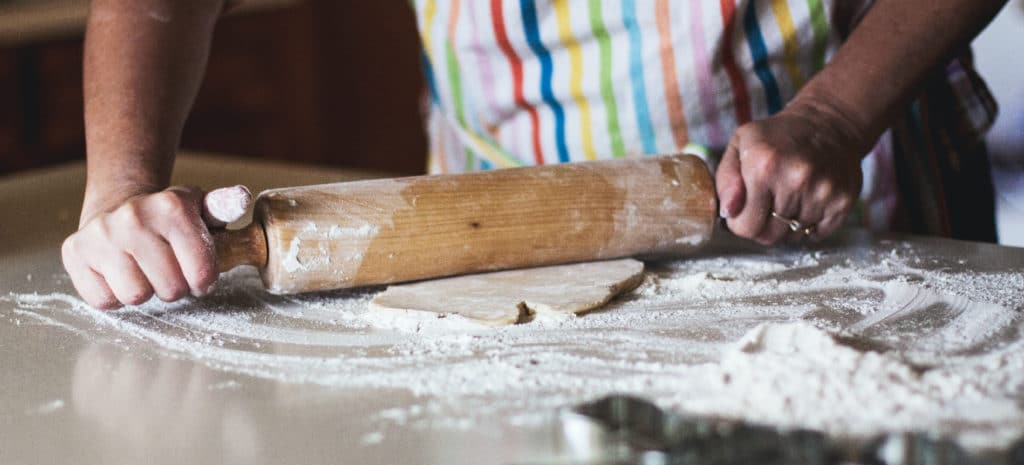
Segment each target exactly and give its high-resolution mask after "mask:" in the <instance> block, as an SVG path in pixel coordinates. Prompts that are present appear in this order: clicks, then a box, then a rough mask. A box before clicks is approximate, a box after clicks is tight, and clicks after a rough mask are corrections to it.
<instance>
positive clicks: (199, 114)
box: [0, 0, 426, 175]
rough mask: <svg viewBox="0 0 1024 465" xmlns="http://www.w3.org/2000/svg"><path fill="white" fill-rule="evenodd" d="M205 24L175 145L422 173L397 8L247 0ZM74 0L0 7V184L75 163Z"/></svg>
mask: <svg viewBox="0 0 1024 465" xmlns="http://www.w3.org/2000/svg"><path fill="white" fill-rule="evenodd" d="M244 5H246V6H244V7H242V8H239V9H237V10H235V11H233V12H232V13H231V14H230V15H228V16H227V17H225V18H223V19H222V20H221V22H220V23H219V24H218V26H217V30H216V33H215V39H214V44H213V50H212V53H211V55H210V63H209V68H208V70H207V74H206V79H205V82H204V84H203V87H202V90H201V91H200V94H199V98H198V100H197V102H196V105H195V108H194V109H193V111H192V115H191V117H190V118H189V121H188V124H187V126H186V128H185V133H184V136H183V140H182V147H183V148H184V149H187V150H198V151H215V152H222V153H227V154H233V155H241V156H247V157H259V158H270V159H281V160H295V161H303V162H309V163H317V164H330V165H344V166H349V167H363V168H371V169H375V170H385V171H392V172H398V173H419V172H423V171H425V167H426V161H425V153H426V142H425V136H424V132H423V128H422V123H421V122H420V112H421V105H420V97H421V92H422V89H423V83H422V77H421V69H420V51H419V37H418V35H417V32H416V23H415V20H414V18H413V14H412V10H411V9H410V8H409V6H408V2H407V1H404V0H384V1H347V0H343V1H338V0H305V1H299V0H255V1H252V0H250V1H248V2H247V3H246V4H244ZM87 13H88V0H0V175H2V174H5V173H12V172H15V171H18V170H23V169H27V168H31V167H36V166H41V165H48V164H54V163H60V162H65V161H69V160H76V159H81V158H83V157H84V153H85V139H84V134H83V131H84V129H83V123H82V89H81V87H82V84H81V81H82V36H83V32H84V27H85V19H86V15H87Z"/></svg>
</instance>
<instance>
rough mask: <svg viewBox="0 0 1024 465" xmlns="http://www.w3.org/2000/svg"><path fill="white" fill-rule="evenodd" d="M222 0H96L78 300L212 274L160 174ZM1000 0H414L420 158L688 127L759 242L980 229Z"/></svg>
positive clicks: (557, 157)
mask: <svg viewBox="0 0 1024 465" xmlns="http://www.w3.org/2000/svg"><path fill="white" fill-rule="evenodd" d="M233 3H234V2H228V1H227V0H190V1H181V0H93V2H92V7H91V11H90V16H89V20H88V30H87V35H86V43H85V56H84V59H85V69H84V71H85V83H84V90H85V121H86V141H87V152H88V156H87V170H88V179H87V184H86V192H85V200H84V203H83V207H82V214H81V222H80V229H79V230H78V231H77V232H75V233H74V234H72V235H71V236H69V237H68V239H67V240H66V241H65V243H64V245H63V248H62V256H63V260H64V264H65V267H66V269H67V271H68V273H69V275H70V276H71V279H72V281H73V282H74V285H75V287H76V289H77V290H78V292H79V293H80V294H81V296H82V297H83V298H84V299H85V300H86V302H88V303H89V304H91V305H93V306H96V307H99V308H115V307H118V306H120V305H123V304H137V303H141V302H143V301H145V300H147V299H149V298H150V297H151V296H152V295H154V294H155V295H156V296H157V297H159V298H160V299H163V300H167V301H171V300H176V299H179V298H182V297H183V296H185V295H187V294H190V293H191V294H193V295H196V296H202V295H204V294H207V293H208V292H210V290H211V289H212V286H213V285H214V283H215V281H216V279H217V271H216V270H217V268H216V263H215V261H216V257H215V254H214V250H213V247H212V243H211V240H210V235H209V231H208V228H207V226H206V225H205V224H204V223H203V221H202V218H201V207H200V205H201V200H202V192H199V191H198V190H196V189H190V188H185V187H168V184H169V178H170V173H171V169H172V165H173V160H174V154H175V151H176V149H177V145H178V141H179V138H180V135H181V131H182V127H183V125H184V121H185V119H186V117H187V114H188V112H189V108H190V105H191V103H192V101H193V99H194V98H195V95H196V93H197V89H198V87H199V84H200V81H201V77H202V75H203V71H204V67H205V62H206V59H207V54H208V51H209V47H210V41H211V37H212V33H213V30H214V25H215V22H216V20H217V18H218V16H219V15H220V14H221V13H222V12H223V11H224V10H225V9H226V8H230V7H231V6H232V4H233ZM1004 3H1005V0H874V1H871V0H852V1H851V0H720V1H697V0H693V1H669V0H617V1H600V0H588V1H583V0H573V1H570V0H416V1H414V2H413V7H414V9H415V11H416V16H417V21H418V27H419V31H420V36H421V39H422V43H423V51H424V54H423V55H424V64H425V66H424V69H425V75H426V78H427V81H428V88H429V92H430V114H429V117H428V122H427V125H428V128H429V133H430V135H431V144H430V162H429V166H430V171H431V172H435V173H436V172H458V171H467V170H476V169H492V168H502V167H509V166H521V165H530V164H541V163H562V162H569V161H578V160H589V159H601V158H613V157H622V156H631V155H642V154H657V153H672V152H678V151H682V150H686V149H687V148H688V147H690V148H692V147H694V146H695V145H694V144H699V145H700V146H703V147H706V148H707V149H708V152H710V153H721V154H722V155H721V157H720V158H719V159H717V171H716V173H715V178H716V189H717V193H718V196H719V201H720V205H721V214H722V217H723V218H724V219H725V222H726V225H727V227H728V228H729V229H730V230H731V231H732V232H733V233H735V234H736V235H738V236H741V237H745V238H749V239H752V240H755V241H757V242H760V243H762V244H775V243H778V242H780V241H785V240H803V239H806V238H808V237H809V238H811V239H814V240H820V239H822V238H825V237H828V236H829V235H830V234H832V233H833V232H834V231H836V230H837V229H838V228H839V227H840V226H841V225H842V224H843V223H844V221H845V220H847V218H848V217H857V218H858V219H859V221H860V222H861V223H863V224H866V225H868V226H870V227H872V228H873V229H887V228H889V229H902V230H907V231H912V232H918V233H927V234H940V235H947V236H949V235H952V236H959V237H964V238H975V239H989V240H991V239H993V237H992V235H993V234H994V232H992V233H991V234H990V233H989V228H988V226H986V225H987V224H992V223H994V220H993V219H992V215H993V214H992V207H991V206H992V198H991V197H992V193H991V184H990V181H989V178H988V171H987V169H988V168H987V161H986V159H985V152H984V145H983V144H982V143H981V137H980V135H981V134H982V133H983V132H984V130H985V129H987V127H988V126H989V125H990V124H991V122H992V119H993V118H994V114H995V105H994V103H993V102H992V100H991V97H990V96H989V95H988V93H987V92H986V91H985V88H984V83H983V82H981V80H980V79H979V78H978V76H977V75H976V73H974V71H973V69H972V68H971V63H970V55H969V52H968V50H969V48H968V47H969V44H970V41H971V40H972V38H973V37H974V36H975V35H976V34H977V33H978V32H979V31H981V30H982V29H983V28H984V26H985V25H986V24H987V23H988V21H990V20H991V19H992V17H993V16H994V15H995V14H996V13H997V12H998V11H999V9H1000V8H1001V7H1002V6H1003V4H1004ZM396 7H400V6H398V5H396ZM858 199H860V202H858ZM851 212H852V213H853V214H851ZM958 228H959V229H958ZM991 230H992V231H994V226H992V227H991ZM979 231H980V232H979Z"/></svg>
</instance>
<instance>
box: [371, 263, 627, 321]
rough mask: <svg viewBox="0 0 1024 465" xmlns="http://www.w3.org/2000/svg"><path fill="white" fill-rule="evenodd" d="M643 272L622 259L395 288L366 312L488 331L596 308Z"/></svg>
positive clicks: (437, 280) (392, 287)
mask: <svg viewBox="0 0 1024 465" xmlns="http://www.w3.org/2000/svg"><path fill="white" fill-rule="evenodd" d="M643 270H644V264H643V262H640V261H638V260H633V259H629V258H627V259H622V260H607V261H599V262H586V263H574V264H570V265H556V266H545V267H539V268H527V269H520V270H509V271H498V272H493V273H481V274H473V275H465V276H456V277H453V278H443V279H435V280H431V281H422V282H418V283H412V284H399V285H393V286H388V288H387V290H385V291H384V292H381V293H380V294H378V295H377V296H376V297H375V298H374V299H373V300H372V301H371V302H370V311H371V312H403V313H409V314H410V316H414V317H419V316H422V312H428V313H433V314H435V315H436V316H437V317H443V316H446V315H459V316H461V317H463V318H467V319H470V320H473V321H475V322H478V323H481V324H484V325H489V326H501V325H511V324H516V323H523V322H526V321H529V320H530V319H531V318H532V317H533V315H535V314H537V313H561V314H568V313H575V314H581V313H585V312H587V311H590V310H593V309H596V308H598V307H601V306H602V305H604V304H606V303H608V301H609V300H611V299H612V297H615V296H616V295H619V294H621V293H623V292H627V291H630V290H633V288H635V287H636V286H637V285H638V284H640V281H641V279H642V277H643ZM417 314H418V315H417Z"/></svg>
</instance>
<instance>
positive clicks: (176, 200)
mask: <svg viewBox="0 0 1024 465" xmlns="http://www.w3.org/2000/svg"><path fill="white" fill-rule="evenodd" d="M150 202H151V203H152V205H153V208H154V209H155V211H156V212H157V213H158V214H159V215H161V216H175V215H182V214H184V213H185V210H186V204H185V200H184V199H182V198H181V196H179V195H178V194H176V193H175V192H174V191H163V192H158V193H156V194H153V197H152V199H150Z"/></svg>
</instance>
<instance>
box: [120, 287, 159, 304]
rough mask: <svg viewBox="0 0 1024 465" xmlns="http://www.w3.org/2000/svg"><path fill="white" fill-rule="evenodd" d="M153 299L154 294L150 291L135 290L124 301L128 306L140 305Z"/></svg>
mask: <svg viewBox="0 0 1024 465" xmlns="http://www.w3.org/2000/svg"><path fill="white" fill-rule="evenodd" d="M150 297H153V292H152V291H150V290H148V289H135V290H133V291H132V292H131V293H130V294H129V295H128V297H127V298H126V299H125V300H124V302H123V303H124V304H126V305H139V304H141V303H144V302H146V301H147V300H149V298H150Z"/></svg>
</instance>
